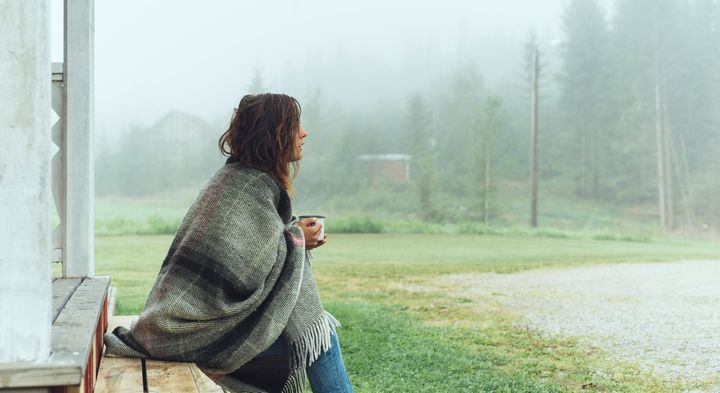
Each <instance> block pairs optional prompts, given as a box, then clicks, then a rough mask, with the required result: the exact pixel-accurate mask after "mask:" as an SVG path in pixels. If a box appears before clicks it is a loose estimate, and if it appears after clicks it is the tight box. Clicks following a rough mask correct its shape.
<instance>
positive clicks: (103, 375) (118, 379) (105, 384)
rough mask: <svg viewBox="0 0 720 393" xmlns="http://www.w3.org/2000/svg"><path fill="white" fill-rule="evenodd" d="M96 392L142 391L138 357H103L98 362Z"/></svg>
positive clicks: (135, 392) (137, 392) (132, 392)
mask: <svg viewBox="0 0 720 393" xmlns="http://www.w3.org/2000/svg"><path fill="white" fill-rule="evenodd" d="M95 392H96V393H143V384H142V368H141V366H140V359H135V358H109V357H104V358H103V359H102V362H101V363H100V372H99V373H98V378H97V385H95Z"/></svg>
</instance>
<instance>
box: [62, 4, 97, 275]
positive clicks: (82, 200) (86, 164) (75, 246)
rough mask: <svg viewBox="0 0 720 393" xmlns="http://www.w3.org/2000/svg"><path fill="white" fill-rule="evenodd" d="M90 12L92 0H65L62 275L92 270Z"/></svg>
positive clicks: (92, 29)
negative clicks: (64, 214) (64, 197)
mask: <svg viewBox="0 0 720 393" xmlns="http://www.w3.org/2000/svg"><path fill="white" fill-rule="evenodd" d="M94 15H95V7H94V0H72V1H70V0H65V74H64V82H65V100H64V101H65V114H64V117H65V118H64V124H65V140H64V145H65V146H64V148H65V195H66V200H65V206H66V217H65V231H64V232H65V233H64V246H63V275H64V276H65V277H92V276H93V275H94V274H95V271H94V270H95V260H94V248H95V247H94V239H93V236H94V222H93V221H94V217H93V210H94V188H95V184H94V183H95V181H94V178H95V171H94V166H93V145H94V128H95V115H94V110H95V104H94V102H95V83H94V80H95V69H94V36H95V25H94V24H95V22H94Z"/></svg>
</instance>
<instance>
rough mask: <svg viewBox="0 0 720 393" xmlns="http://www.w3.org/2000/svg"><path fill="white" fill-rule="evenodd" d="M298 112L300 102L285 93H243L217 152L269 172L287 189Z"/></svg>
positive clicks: (293, 171) (289, 188) (292, 169)
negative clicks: (243, 95) (244, 94)
mask: <svg viewBox="0 0 720 393" xmlns="http://www.w3.org/2000/svg"><path fill="white" fill-rule="evenodd" d="M300 112H301V108H300V103H298V101H297V100H296V99H295V98H293V97H290V96H288V95H285V94H272V93H265V94H257V95H246V96H245V97H243V98H242V100H240V104H238V107H237V109H235V113H234V114H233V116H232V120H231V121H230V128H228V130H227V131H225V133H223V134H222V136H220V140H219V141H218V145H219V147H220V151H221V152H222V154H223V155H225V156H229V157H230V160H231V161H234V162H239V163H241V164H242V165H245V166H247V167H251V168H255V169H258V170H261V171H263V172H265V173H267V174H269V175H270V176H272V177H273V178H275V180H277V181H278V182H279V183H280V184H281V185H282V186H283V187H285V189H286V190H287V191H289V192H291V191H292V180H293V178H294V177H295V175H296V174H297V171H298V164H297V161H296V158H295V155H296V154H297V153H296V150H297V147H296V146H295V144H296V143H295V137H296V134H297V133H298V132H299V131H300Z"/></svg>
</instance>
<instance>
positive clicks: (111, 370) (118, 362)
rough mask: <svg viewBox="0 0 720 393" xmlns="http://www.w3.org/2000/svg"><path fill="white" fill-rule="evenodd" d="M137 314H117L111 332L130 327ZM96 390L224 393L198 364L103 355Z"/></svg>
mask: <svg viewBox="0 0 720 393" xmlns="http://www.w3.org/2000/svg"><path fill="white" fill-rule="evenodd" d="M135 319H137V316H134V315H132V316H115V317H112V318H111V319H110V323H109V326H108V331H109V332H111V331H112V330H114V329H115V328H116V327H117V326H125V327H128V328H129V327H130V324H131V323H132V321H133V320H135ZM95 392H96V393H143V392H148V393H166V392H167V393H223V390H222V388H221V387H220V386H218V385H216V384H215V382H213V381H212V380H211V379H210V378H208V377H207V376H206V375H205V374H203V372H202V371H200V369H198V367H197V366H196V365H195V364H192V363H176V362H161V361H157V360H143V359H134V358H111V357H103V359H102V362H101V363H100V372H99V374H98V377H97V387H96V388H95Z"/></svg>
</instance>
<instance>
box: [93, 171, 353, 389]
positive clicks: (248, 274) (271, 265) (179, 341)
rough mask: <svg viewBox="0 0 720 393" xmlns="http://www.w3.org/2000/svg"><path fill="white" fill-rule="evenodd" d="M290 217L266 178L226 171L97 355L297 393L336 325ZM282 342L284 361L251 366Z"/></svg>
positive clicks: (282, 194)
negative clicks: (131, 320)
mask: <svg viewBox="0 0 720 393" xmlns="http://www.w3.org/2000/svg"><path fill="white" fill-rule="evenodd" d="M291 210H292V209H291V204H290V198H289V196H288V194H287V192H286V191H285V190H284V189H283V188H282V187H281V186H280V185H279V183H277V182H276V181H275V180H273V179H272V178H271V177H270V176H268V175H267V174H265V173H263V172H261V171H258V170H255V169H251V168H247V167H243V166H241V165H240V164H238V163H228V164H226V165H225V166H224V167H223V168H221V169H220V170H219V171H218V172H217V173H216V174H215V176H213V178H212V179H211V180H210V181H209V182H208V184H207V185H206V186H205V188H204V189H203V190H202V192H201V193H200V195H199V196H198V198H197V200H196V201H195V202H194V203H193V205H192V206H191V208H190V210H189V211H188V213H187V215H186V216H185V219H184V220H183V222H182V224H181V225H180V228H179V229H178V232H177V234H176V235H175V239H174V240H173V242H172V245H171V246H170V250H169V252H168V255H167V257H166V258H165V260H164V262H163V264H162V267H161V269H160V272H159V273H158V276H157V280H156V281H155V285H154V286H153V288H152V291H151V292H150V296H149V297H148V300H147V302H146V304H145V308H144V310H143V312H142V313H141V314H140V316H139V319H138V321H137V323H135V324H134V325H133V326H132V327H131V328H130V329H126V328H122V327H119V328H117V329H115V331H113V332H112V333H108V334H106V335H105V344H106V345H107V350H106V353H107V354H108V355H110V356H127V357H147V358H153V359H160V360H169V361H180V362H192V363H197V364H198V366H199V367H200V368H201V369H202V370H203V371H204V372H205V373H206V374H208V375H210V376H211V378H213V379H215V380H216V381H217V382H218V383H220V384H221V385H224V386H225V387H227V388H230V389H231V390H233V391H248V392H263V391H268V392H274V391H277V392H301V391H302V390H303V388H304V386H305V378H306V374H305V368H306V367H307V366H309V365H310V364H312V362H313V361H315V359H317V357H318V356H319V355H320V354H321V353H322V352H324V351H326V350H327V349H328V348H329V347H330V335H331V334H332V333H333V332H334V329H335V327H337V326H338V325H339V324H338V323H337V321H335V319H334V318H333V317H332V316H331V315H329V314H327V313H325V311H324V310H323V307H322V304H321V302H320V296H319V294H318V289H317V286H316V284H315V280H314V279H313V275H312V269H311V258H310V254H309V252H307V253H306V251H305V246H304V239H303V231H302V229H301V228H299V227H298V226H297V225H295V223H296V218H295V217H293V216H292V211H291ZM281 336H282V338H284V339H285V342H287V344H288V355H287V356H274V357H270V358H260V359H255V358H256V356H257V355H258V354H260V353H261V352H263V351H264V350H265V349H266V348H268V347H269V346H270V345H271V344H272V343H273V342H275V341H276V340H277V339H278V338H279V337H281Z"/></svg>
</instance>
